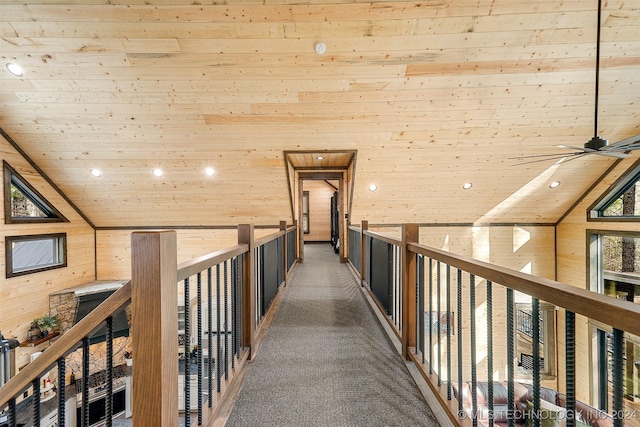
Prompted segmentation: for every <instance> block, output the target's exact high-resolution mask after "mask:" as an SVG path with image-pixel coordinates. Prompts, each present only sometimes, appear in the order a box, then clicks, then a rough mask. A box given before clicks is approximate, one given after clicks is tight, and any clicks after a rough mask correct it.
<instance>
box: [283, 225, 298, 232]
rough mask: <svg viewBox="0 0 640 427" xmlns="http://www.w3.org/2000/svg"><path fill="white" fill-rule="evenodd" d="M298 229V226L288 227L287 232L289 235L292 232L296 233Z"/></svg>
mask: <svg viewBox="0 0 640 427" xmlns="http://www.w3.org/2000/svg"><path fill="white" fill-rule="evenodd" d="M297 228H298V227H297V226H295V225H290V226H288V227H287V230H286V231H287V233H290V232H292V231H295V230H296V229H297Z"/></svg>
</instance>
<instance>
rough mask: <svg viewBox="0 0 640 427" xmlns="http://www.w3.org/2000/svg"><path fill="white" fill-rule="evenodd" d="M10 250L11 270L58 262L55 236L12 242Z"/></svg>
mask: <svg viewBox="0 0 640 427" xmlns="http://www.w3.org/2000/svg"><path fill="white" fill-rule="evenodd" d="M12 252H13V253H12V260H13V271H20V270H24V269H35V268H42V267H47V266H51V265H56V264H59V263H60V256H59V253H60V251H58V239H57V238H47V239H39V240H25V241H21V242H20V241H18V242H13V245H12Z"/></svg>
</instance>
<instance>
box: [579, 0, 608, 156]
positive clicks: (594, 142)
mask: <svg viewBox="0 0 640 427" xmlns="http://www.w3.org/2000/svg"><path fill="white" fill-rule="evenodd" d="M601 19H602V0H598V28H597V31H596V76H595V102H594V113H593V138H591V140H589V142H587V143H586V144H584V148H590V149H592V150H598V149H600V148H602V147H606V146H607V144H608V141H607V140H605V139H602V138H600V137H599V136H598V93H599V91H600V26H601Z"/></svg>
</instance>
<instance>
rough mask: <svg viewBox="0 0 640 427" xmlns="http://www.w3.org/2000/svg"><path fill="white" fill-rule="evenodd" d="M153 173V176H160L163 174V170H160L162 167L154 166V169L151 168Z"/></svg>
mask: <svg viewBox="0 0 640 427" xmlns="http://www.w3.org/2000/svg"><path fill="white" fill-rule="evenodd" d="M153 174H154V175H155V176H158V177H160V176H162V175H164V172H162V169H157V168H156V169H154V170H153Z"/></svg>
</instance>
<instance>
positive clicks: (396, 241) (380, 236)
mask: <svg viewBox="0 0 640 427" xmlns="http://www.w3.org/2000/svg"><path fill="white" fill-rule="evenodd" d="M364 235H365V236H369V237H373V238H374V239H378V240H382V241H383V242H386V243H389V244H391V245H396V246H402V240H401V239H394V238H393V237H389V236H385V235H384V234H380V233H376V232H375V231H369V230H366V231H365V232H364Z"/></svg>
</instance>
